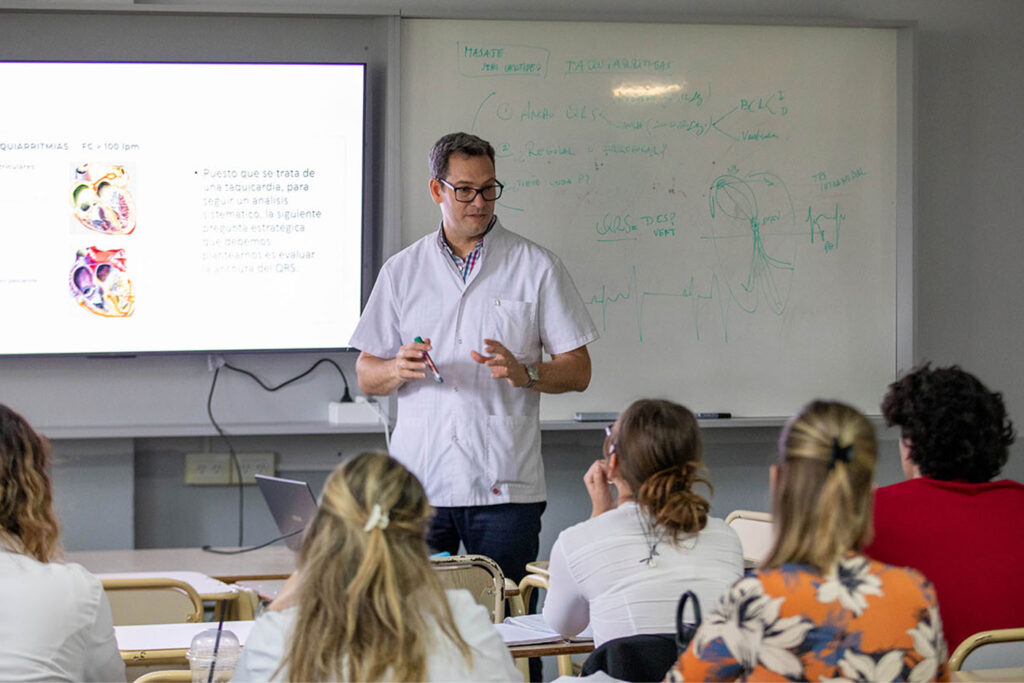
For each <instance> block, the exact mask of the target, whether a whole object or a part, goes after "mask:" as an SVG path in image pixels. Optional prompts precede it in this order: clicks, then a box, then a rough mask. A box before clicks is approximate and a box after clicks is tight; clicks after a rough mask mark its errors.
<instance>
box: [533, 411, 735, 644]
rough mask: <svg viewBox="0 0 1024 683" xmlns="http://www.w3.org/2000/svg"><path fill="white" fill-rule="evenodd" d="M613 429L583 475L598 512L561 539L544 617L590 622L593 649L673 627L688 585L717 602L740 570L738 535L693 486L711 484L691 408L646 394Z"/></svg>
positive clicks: (558, 623) (568, 629)
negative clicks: (710, 513) (711, 513)
mask: <svg viewBox="0 0 1024 683" xmlns="http://www.w3.org/2000/svg"><path fill="white" fill-rule="evenodd" d="M606 432H607V436H606V438H605V442H604V458H603V459H601V460H597V461H595V462H594V464H593V465H591V467H590V469H589V470H588V471H587V473H586V475H585V476H584V478H583V481H584V483H585V484H586V487H587V492H588V493H589V494H590V499H591V503H592V505H593V512H592V514H591V517H590V519H588V520H586V521H584V522H581V523H579V524H577V525H575V526H572V527H570V528H568V529H566V530H565V531H563V532H562V533H561V534H559V536H558V540H557V541H555V545H554V547H553V548H552V549H551V563H550V568H549V569H550V572H551V576H550V580H549V585H550V589H549V591H548V596H547V599H546V600H545V603H544V619H545V620H546V621H547V622H548V624H549V625H550V626H551V627H552V628H554V629H555V630H557V631H559V632H561V633H563V634H565V635H569V636H573V635H576V634H578V633H580V632H581V631H582V630H583V629H584V628H585V627H586V626H587V623H588V622H589V623H590V625H591V626H592V629H593V632H594V645H595V646H600V645H601V644H602V643H604V642H605V641H607V640H611V639H613V638H621V637H625V636H631V635H636V634H641V633H671V632H674V631H675V610H676V604H677V603H678V601H679V596H680V595H681V594H682V593H683V591H686V590H692V591H693V592H694V593H696V595H697V597H698V599H699V600H700V602H701V604H703V605H712V604H714V603H715V602H716V601H717V600H718V598H719V596H720V595H722V594H723V593H724V592H725V591H726V590H727V589H728V588H729V586H731V585H732V584H733V582H735V581H736V580H737V579H738V578H740V576H742V574H743V553H742V550H741V548H740V541H739V538H738V537H737V536H736V533H735V532H734V531H733V530H732V529H730V528H729V527H728V526H726V524H725V522H723V521H722V520H720V519H716V518H713V517H709V516H708V511H709V509H710V504H709V503H708V500H707V498H705V497H703V496H702V495H700V494H699V493H697V492H696V491H694V487H695V486H696V485H697V484H704V485H705V486H707V488H708V489H709V491H710V488H711V485H710V484H709V483H708V482H707V481H706V480H705V479H703V478H701V476H700V472H701V439H700V430H699V429H698V427H697V420H696V418H694V416H693V413H691V412H690V411H689V410H687V409H686V408H684V407H683V406H681V405H679V404H676V403H672V402H671V401H662V400H651V399H645V400H640V401H637V402H635V403H633V404H632V405H630V406H629V407H628V408H627V409H626V411H625V412H624V413H622V415H620V416H619V419H618V420H616V421H615V424H613V425H610V426H609V427H608V428H607V430H606ZM615 492H617V493H618V495H617V497H616V494H615Z"/></svg>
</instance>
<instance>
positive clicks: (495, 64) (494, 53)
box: [455, 40, 551, 78]
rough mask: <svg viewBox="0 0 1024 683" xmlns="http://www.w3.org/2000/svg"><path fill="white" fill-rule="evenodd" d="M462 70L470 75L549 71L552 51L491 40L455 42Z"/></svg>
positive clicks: (543, 74)
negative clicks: (490, 41)
mask: <svg viewBox="0 0 1024 683" xmlns="http://www.w3.org/2000/svg"><path fill="white" fill-rule="evenodd" d="M455 50H456V63H457V64H458V68H459V73H460V74H462V75H463V76H467V77H469V78H481V77H486V76H529V77H540V78H544V77H546V76H547V75H548V61H549V60H550V59H551V52H550V51H548V50H547V49H546V48H543V47H533V46H530V45H494V44H489V43H477V42H462V41H461V40H460V41H458V42H457V43H455Z"/></svg>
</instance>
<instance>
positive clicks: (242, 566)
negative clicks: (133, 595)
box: [68, 545, 296, 583]
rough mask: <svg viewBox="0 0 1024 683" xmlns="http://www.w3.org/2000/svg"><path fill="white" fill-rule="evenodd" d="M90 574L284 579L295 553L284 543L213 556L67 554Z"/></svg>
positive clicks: (173, 551)
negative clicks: (191, 574)
mask: <svg viewBox="0 0 1024 683" xmlns="http://www.w3.org/2000/svg"><path fill="white" fill-rule="evenodd" d="M68 561H69V562H77V563H79V564H81V565H82V566H83V567H85V568H86V569H88V570H89V571H90V572H92V573H93V574H103V573H110V572H164V571H167V572H173V571H194V572H200V573H202V574H206V575H207V576H210V577H213V578H215V579H218V580H219V581H223V582H225V583H233V582H235V581H239V580H245V579H262V578H284V577H287V576H288V575H289V574H291V573H292V572H293V571H295V562H296V557H295V553H294V552H292V551H291V550H289V549H288V548H287V547H285V546H276V545H272V546H267V547H266V548H260V549H259V550H254V551H252V552H248V553H242V554H240V555H216V554H214V553H208V552H204V551H203V550H202V549H200V548H149V549H143V550H96V551H85V552H75V553H68Z"/></svg>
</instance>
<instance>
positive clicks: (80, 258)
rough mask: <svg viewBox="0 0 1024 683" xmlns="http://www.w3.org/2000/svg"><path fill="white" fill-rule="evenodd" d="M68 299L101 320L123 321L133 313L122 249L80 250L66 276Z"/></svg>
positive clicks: (132, 295)
mask: <svg viewBox="0 0 1024 683" xmlns="http://www.w3.org/2000/svg"><path fill="white" fill-rule="evenodd" d="M68 284H69V285H70V286H71V296H73V297H74V299H75V301H77V302H78V305H79V306H81V307H82V308H84V309H85V310H87V311H89V312H90V313H95V314H96V315H101V316H103V317H105V318H127V317H128V316H130V315H131V314H132V312H133V311H134V310H135V294H134V292H133V288H132V281H131V280H129V279H128V263H127V259H126V258H125V254H124V249H111V250H109V251H103V250H101V249H97V248H96V247H88V248H86V249H81V250H79V252H78V253H77V254H76V255H75V264H74V265H73V266H72V267H71V274H70V275H69V276H68Z"/></svg>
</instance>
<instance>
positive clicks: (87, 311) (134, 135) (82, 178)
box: [0, 62, 365, 355]
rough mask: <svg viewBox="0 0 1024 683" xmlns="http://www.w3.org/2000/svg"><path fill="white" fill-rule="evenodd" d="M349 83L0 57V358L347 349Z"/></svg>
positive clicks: (353, 278) (358, 178) (358, 131)
mask: <svg viewBox="0 0 1024 683" xmlns="http://www.w3.org/2000/svg"><path fill="white" fill-rule="evenodd" d="M364 78H365V66H364V65H362V64H177V63H176V64H167V63H95V62H93V63H82V62H75V63H67V62H62V63H54V62H0V82H2V83H4V86H5V91H6V92H7V93H8V94H9V95H10V97H9V100H8V102H7V104H6V105H5V106H4V107H2V108H0V240H2V244H3V248H4V252H5V253H6V254H7V256H6V257H5V258H4V259H3V264H2V265H0V301H3V302H4V312H5V323H4V328H5V330H6V332H5V334H3V335H0V355H28V354H77V353H82V354H105V353H144V352H180V351H232V350H234V351H239V350H277V349H328V348H340V347H344V346H346V345H347V344H348V339H349V335H350V334H351V332H352V330H353V328H354V327H355V323H356V321H357V320H358V317H359V309H360V295H361V291H360V288H361V285H360V283H361V275H360V267H361V263H362V251H363V246H362V227H363V225H362V217H363V206H362V197H363V111H364V106H363V105H364V103H363V100H364Z"/></svg>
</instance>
